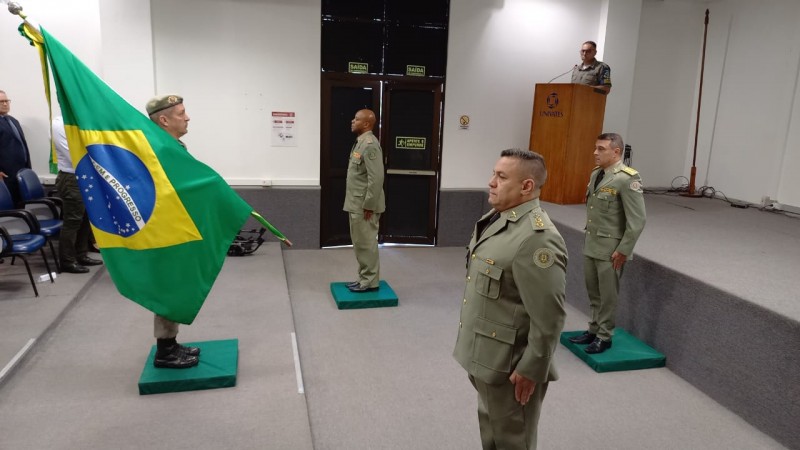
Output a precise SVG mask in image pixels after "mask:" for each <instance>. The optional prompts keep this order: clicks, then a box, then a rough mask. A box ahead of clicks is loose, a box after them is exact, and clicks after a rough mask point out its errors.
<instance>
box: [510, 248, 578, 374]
mask: <svg viewBox="0 0 800 450" xmlns="http://www.w3.org/2000/svg"><path fill="white" fill-rule="evenodd" d="M537 237H538V236H537V235H534V236H533V237H532V238H531V239H528V240H527V241H526V242H525V243H524V244H523V245H522V247H521V249H520V251H518V252H517V255H516V257H515V258H514V263H513V274H514V282H515V283H516V285H517V289H518V290H519V294H520V297H521V298H522V303H523V305H524V306H525V310H526V311H527V312H528V316H530V321H531V323H530V331H529V332H528V346H527V348H526V349H525V352H524V353H523V354H522V358H521V359H520V361H519V363H518V364H517V366H516V367H515V368H514V370H516V371H517V372H518V373H519V374H520V375H522V376H524V377H525V378H528V379H531V380H533V381H535V382H537V383H544V382H546V381H547V380H548V375H549V372H550V366H551V364H552V358H553V353H554V352H555V349H556V345H557V344H558V339H559V336H560V334H561V330H562V329H563V328H564V317H565V316H566V312H565V311H564V296H565V291H566V284H567V281H566V273H567V254H566V248H565V246H564V243H563V240H561V239H555V238H554V237H551V238H547V239H539V238H537Z"/></svg>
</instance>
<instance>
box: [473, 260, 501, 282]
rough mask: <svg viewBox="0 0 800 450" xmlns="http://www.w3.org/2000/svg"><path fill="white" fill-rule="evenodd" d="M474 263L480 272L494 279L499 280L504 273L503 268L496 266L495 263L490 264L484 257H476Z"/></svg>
mask: <svg viewBox="0 0 800 450" xmlns="http://www.w3.org/2000/svg"><path fill="white" fill-rule="evenodd" d="M473 264H475V269H476V270H477V271H478V273H481V274H484V275H486V276H487V277H489V278H491V279H493V280H498V281H499V280H500V276H501V275H503V269H501V268H499V267H497V266H495V265H494V264H489V263H488V262H486V261H484V260H482V259H476V260H475V262H474V263H473Z"/></svg>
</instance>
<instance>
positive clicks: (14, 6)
mask: <svg viewBox="0 0 800 450" xmlns="http://www.w3.org/2000/svg"><path fill="white" fill-rule="evenodd" d="M8 12H10V13H11V14H14V15H15V16H20V17H21V18H23V19H26V18H27V16H26V15H25V13H23V12H22V5H20V4H19V3H17V2H9V4H8Z"/></svg>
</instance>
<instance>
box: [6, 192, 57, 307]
mask: <svg viewBox="0 0 800 450" xmlns="http://www.w3.org/2000/svg"><path fill="white" fill-rule="evenodd" d="M0 184H2V186H3V187H4V188H5V184H3V183H0ZM6 190H8V188H6ZM17 213H19V214H17ZM0 217H5V218H8V217H15V218H17V219H19V221H21V222H23V223H25V224H26V226H28V231H31V233H25V234H15V235H12V234H10V233H9V232H8V231H6V229H5V228H4V227H0V257H9V256H10V257H11V264H14V260H15V259H16V258H17V257H19V258H20V259H21V260H22V262H24V263H25V269H26V270H27V271H28V278H29V279H30V280H31V286H32V287H33V293H34V294H35V295H36V296H37V297H38V296H39V290H38V289H36V282H35V281H34V280H33V272H31V266H30V264H28V258H27V257H26V256H27V255H31V254H34V253H36V252H37V251H39V252H41V253H42V258H43V259H44V267H45V268H46V269H47V276H49V277H50V282H51V283H53V282H55V280H53V274H52V273H51V272H50V264H48V263H47V256H45V254H44V244H45V241H46V240H45V238H44V236H42V235H41V234H34V233H33V231H34V230H36V222H35V220H36V218H35V217H33V216H32V215H31V214H30V213H28V212H27V211H24V210H16V211H0Z"/></svg>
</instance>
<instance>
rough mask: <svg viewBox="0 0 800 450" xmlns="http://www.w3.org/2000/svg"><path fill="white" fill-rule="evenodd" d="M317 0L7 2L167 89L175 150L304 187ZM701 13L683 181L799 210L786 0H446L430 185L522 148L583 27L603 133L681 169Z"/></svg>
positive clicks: (36, 110) (13, 55)
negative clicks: (445, 43)
mask: <svg viewBox="0 0 800 450" xmlns="http://www.w3.org/2000/svg"><path fill="white" fill-rule="evenodd" d="M320 1H321V0H298V1H287V0H263V1H224V2H222V3H220V2H212V1H211V0H194V1H192V0H159V1H149V0H86V1H81V2H63V1H60V0H41V1H39V2H29V3H30V4H28V5H25V6H26V12H27V13H28V14H30V16H31V17H32V18H34V19H36V20H38V21H39V22H40V23H41V24H43V25H44V26H45V27H46V28H47V29H48V30H49V31H51V32H52V33H54V34H55V35H56V37H57V38H58V39H59V40H61V41H62V42H64V43H65V44H66V45H67V46H68V47H69V48H70V49H71V50H72V51H73V52H74V53H75V54H76V55H77V56H78V57H80V58H81V59H82V60H83V61H84V62H86V63H87V65H89V67H91V68H92V69H93V70H95V71H96V72H98V74H99V75H101V76H102V77H104V78H105V79H106V80H107V81H108V82H109V84H110V85H111V86H112V87H114V88H115V89H116V90H117V91H118V92H120V94H122V95H123V97H125V98H126V99H128V100H129V101H131V103H133V104H134V105H135V106H137V107H140V108H143V103H144V102H145V101H146V99H147V98H149V97H150V96H151V95H153V94H154V93H156V92H159V93H163V92H171V91H175V92H179V93H181V94H183V95H184V96H185V97H186V99H187V100H186V102H187V107H188V108H189V113H190V115H191V116H192V117H193V120H192V123H191V126H190V130H191V131H190V133H189V135H187V137H186V141H187V143H188V144H189V146H190V149H191V151H192V153H194V154H195V155H197V156H198V158H199V159H201V160H203V161H206V162H207V163H209V164H210V165H212V166H213V167H214V168H215V169H217V170H218V171H219V172H220V173H222V175H223V176H225V177H226V178H227V179H229V181H231V182H232V183H234V184H237V181H238V182H241V183H259V182H260V181H261V180H270V181H272V182H274V183H275V184H290V185H291V184H298V185H317V184H318V183H319V116H320V112H319V108H320V107H319V98H320V93H319V52H320V22H319V12H320ZM222 6H224V7H222ZM706 7H709V8H710V9H711V20H710V24H709V31H708V33H709V36H708V52H707V56H706V70H705V82H704V87H703V99H702V100H703V107H702V110H701V126H700V132H699V135H698V152H697V167H698V178H697V185H698V186H702V185H710V186H713V187H714V188H715V189H716V190H718V191H722V192H724V193H725V194H726V195H727V196H728V197H730V198H737V199H742V200H747V201H752V202H758V201H760V199H761V197H762V196H764V195H767V196H770V197H771V198H773V199H777V200H778V201H780V202H781V203H784V204H788V205H795V206H796V205H800V177H797V176H796V175H795V174H796V173H798V172H800V101H798V100H800V88H798V73H800V69H799V68H798V66H800V45H799V44H800V29H798V27H796V24H797V23H798V19H800V3H798V2H796V1H794V0H768V1H766V2H757V3H753V2H748V1H745V0H717V1H710V2H702V1H696V0H603V1H602V2H598V1H596V0H453V1H452V4H451V26H450V39H449V42H450V43H449V50H448V51H449V55H448V83H447V88H446V101H445V117H444V141H443V146H444V148H443V162H442V187H443V188H451V189H458V188H483V187H484V186H485V184H486V180H487V178H488V175H489V172H490V170H491V167H492V164H493V162H494V160H495V159H496V157H497V153H498V151H499V150H501V149H503V148H507V147H515V146H519V147H525V146H527V144H528V138H529V136H528V134H529V130H530V115H531V107H532V96H533V89H534V85H535V84H536V83H537V82H546V81H547V80H549V79H550V78H552V77H554V76H556V75H558V74H559V73H561V72H564V71H566V70H567V69H569V68H570V67H571V66H572V65H573V64H575V63H576V62H577V61H578V52H577V49H578V48H579V45H580V43H581V42H583V41H584V40H587V39H592V40H596V41H597V42H598V44H600V47H601V48H600V52H601V54H602V59H604V60H605V61H607V62H609V64H611V66H612V76H613V81H614V88H613V90H612V94H611V95H610V96H609V99H608V106H607V111H606V112H607V114H606V127H605V128H606V130H611V129H613V130H614V131H619V132H621V133H622V134H623V136H624V137H625V138H626V141H627V142H628V143H630V144H631V145H632V146H633V148H634V155H633V161H634V163H633V165H634V166H635V167H636V168H637V169H639V170H640V171H641V172H642V173H643V175H644V177H645V181H646V182H647V184H648V185H649V186H669V185H670V183H671V182H672V180H673V178H675V177H680V176H688V174H689V167H690V166H691V160H692V147H693V141H694V124H695V114H696V104H697V95H698V89H697V87H698V83H699V70H700V50H701V46H702V33H703V23H702V20H703V11H704V10H705V8H706ZM151 8H152V11H151ZM151 16H152V20H151ZM18 23H19V19H18V18H16V17H14V16H11V15H10V14H7V13H3V14H0V60H2V61H4V66H3V70H2V71H0V89H4V90H6V91H7V92H8V94H9V96H10V97H11V98H12V99H13V100H14V102H13V103H12V114H13V115H15V116H16V117H17V118H19V119H20V120H21V122H22V124H23V129H24V130H25V132H26V134H27V135H28V140H29V143H30V146H31V150H32V152H33V160H34V168H35V169H36V170H37V171H40V172H43V173H44V172H46V170H47V165H46V161H47V155H48V141H47V134H48V127H47V109H46V104H45V102H44V95H43V89H42V86H41V81H40V80H39V78H38V77H39V74H40V69H39V66H38V65H39V63H38V56H37V55H36V52H35V51H34V50H33V49H32V48H31V47H29V46H28V44H27V43H26V42H25V40H24V39H22V38H21V37H20V36H18V35H17V32H16V27H17V25H18ZM637 31H638V39H637V38H636V32H637ZM634 54H635V56H636V57H635V61H634V60H633V59H632V56H633V55H634ZM9 61H13V63H8V62H9ZM154 74H155V75H154ZM566 80H568V76H565V77H564V78H561V79H559V80H557V81H562V82H563V81H566ZM626 86H627V87H626ZM628 104H629V105H630V109H629V110H627V111H626V108H627V105H628ZM272 111H295V112H296V113H297V114H298V123H299V129H298V137H299V145H298V146H297V147H288V148H287V147H272V146H271V145H270V140H269V115H270V113H271V112H272ZM461 114H468V115H470V116H471V118H472V122H471V125H470V129H469V130H468V131H463V130H460V129H459V128H458V117H459V116H460V115H461ZM626 130H627V131H626Z"/></svg>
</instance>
